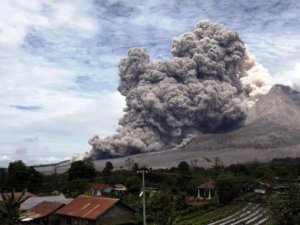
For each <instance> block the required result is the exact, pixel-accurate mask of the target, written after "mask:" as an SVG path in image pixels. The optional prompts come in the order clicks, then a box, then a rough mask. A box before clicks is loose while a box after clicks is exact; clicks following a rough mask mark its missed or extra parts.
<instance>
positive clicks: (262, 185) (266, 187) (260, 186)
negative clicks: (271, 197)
mask: <svg viewBox="0 0 300 225" xmlns="http://www.w3.org/2000/svg"><path fill="white" fill-rule="evenodd" d="M271 188H272V186H271V184H269V183H266V182H258V183H257V184H256V185H255V186H254V193H256V194H261V195H265V194H268V193H269V192H270V191H271Z"/></svg>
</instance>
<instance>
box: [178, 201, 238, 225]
mask: <svg viewBox="0 0 300 225" xmlns="http://www.w3.org/2000/svg"><path fill="white" fill-rule="evenodd" d="M242 206H243V204H242V203H237V204H230V205H226V206H224V207H219V208H218V207H216V205H207V206H203V207H200V208H192V209H193V210H194V212H188V213H187V214H186V215H182V217H181V219H180V220H179V222H178V224H179V225H206V224H209V223H210V222H213V221H217V220H220V219H222V218H225V217H227V216H229V215H231V214H233V213H235V212H236V211H238V210H240V209H241V208H242ZM182 214H184V212H183V213H182Z"/></svg>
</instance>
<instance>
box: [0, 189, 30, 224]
mask: <svg viewBox="0 0 300 225" xmlns="http://www.w3.org/2000/svg"><path fill="white" fill-rule="evenodd" d="M25 192H26V190H24V191H23V192H22V194H21V195H20V196H19V197H18V198H16V197H15V191H14V190H13V191H12V193H11V195H10V196H9V195H8V194H5V193H3V192H2V193H1V196H2V203H1V204H0V225H16V224H17V223H18V219H19V216H20V206H21V204H22V203H23V202H24V201H26V200H27V199H28V197H27V198H25V197H24V195H25Z"/></svg>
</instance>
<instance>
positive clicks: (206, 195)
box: [197, 180, 216, 199]
mask: <svg viewBox="0 0 300 225" xmlns="http://www.w3.org/2000/svg"><path fill="white" fill-rule="evenodd" d="M214 197H216V184H215V182H214V181H212V180H208V181H205V182H204V183H202V184H201V185H199V186H198V187H197V199H212V198H214Z"/></svg>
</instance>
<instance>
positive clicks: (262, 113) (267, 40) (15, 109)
mask: <svg viewBox="0 0 300 225" xmlns="http://www.w3.org/2000/svg"><path fill="white" fill-rule="evenodd" d="M0 6H1V7H0V12H1V14H0V15H1V16H0V17H3V18H1V23H0V30H1V33H0V57H1V60H0V77H1V82H0V104H1V106H2V107H1V109H0V115H1V116H0V125H1V126H0V136H1V140H0V153H1V155H0V166H6V165H7V164H8V163H9V162H10V161H13V160H17V159H22V160H23V161H25V162H26V163H28V164H40V163H52V162H59V161H62V160H65V159H70V158H71V157H72V156H74V155H76V154H82V153H84V152H86V151H89V150H90V149H91V148H92V147H91V146H90V145H89V144H88V140H90V139H91V138H92V137H93V136H94V135H96V134H97V135H98V136H97V137H95V138H93V139H91V140H90V144H91V145H92V146H93V149H92V151H91V152H90V154H91V156H92V157H94V158H101V157H103V156H105V157H107V156H108V155H109V156H120V155H121V156H123V155H129V154H131V153H136V152H140V151H142V152H149V151H154V150H161V149H162V148H163V147H164V148H167V149H173V151H177V153H176V155H177V156H178V158H174V160H173V162H172V165H177V164H178V162H179V161H181V160H183V159H190V158H185V157H186V155H184V156H180V154H182V155H183V153H182V152H189V157H191V158H192V157H193V154H194V153H193V152H195V151H196V150H197V149H199V148H200V149H201V150H203V151H208V150H220V152H221V153H220V156H223V158H224V161H225V163H226V162H233V161H232V159H230V157H229V156H228V154H229V153H233V156H235V154H236V153H237V151H236V150H237V149H245V151H247V152H246V153H245V151H243V155H242V156H241V158H240V159H241V160H240V161H245V160H244V159H249V155H251V153H253V154H254V155H256V157H258V158H259V157H264V158H263V159H264V160H268V159H270V158H271V157H270V154H273V157H275V156H276V157H280V156H297V152H299V150H300V147H299V146H300V143H299V140H300V131H299V129H298V127H299V125H300V122H299V121H300V109H299V108H300V107H299V105H300V97H299V96H300V94H299V92H297V91H293V90H299V86H300V85H299V84H300V75H299V74H300V61H299V59H300V43H299V41H298V40H299V38H300V27H299V26H298V24H299V22H300V14H299V12H300V3H299V2H298V1H284V2H282V1H265V2H262V1H253V2H251V4H250V3H246V2H244V1H222V2H221V3H220V2H219V1H206V2H205V3H197V1H188V2H187V3H182V2H180V1H149V2H148V3H147V4H145V3H144V2H143V3H142V2H139V1H130V2H129V1H79V0H78V1H72V2H71V1H59V2H57V1H48V2H47V3H41V2H40V1H32V4H30V5H27V4H25V3H24V1H3V2H1V3H0ZM8 15H12V16H8ZM4 18H5V19H4ZM203 19H209V20H210V21H211V22H200V24H198V25H197V26H196V29H195V25H196V24H197V23H198V21H201V20H203ZM220 23H222V24H224V25H225V26H226V27H223V26H222V25H220ZM193 31H194V33H189V34H187V35H182V36H180V35H181V34H182V33H185V32H193ZM234 32H237V33H238V34H239V36H237V35H236V34H235V33H234ZM174 37H179V38H177V39H174V41H173V38H174ZM172 41H173V44H172ZM220 46H221V47H220ZM133 47H145V48H146V49H147V50H145V49H144V48H138V49H132V48H133ZM129 49H131V50H129ZM128 50H129V52H128ZM209 51H211V53H212V54H207V55H206V53H207V52H209ZM249 52H250V53H251V54H250V53H249ZM171 53H172V54H173V56H175V57H179V58H177V59H174V58H172V56H171ZM127 54H128V55H127ZM254 56H255V57H254ZM124 57H127V58H124ZM121 58H124V59H123V60H122V61H121V63H120V66H119V69H120V78H121V81H120V83H119V75H118V74H119V71H118V64H119V62H120V60H121ZM157 60H159V61H157ZM218 63H219V64H218ZM183 65H185V66H183ZM174 68H175V69H174ZM134 74H136V75H134ZM182 74H183V75H182ZM187 74H188V76H187ZM236 74H238V76H236ZM135 76H136V77H137V76H141V77H140V78H139V79H137V78H136V77H135ZM260 78H261V79H260ZM162 80H163V82H161V81H162ZM258 81H261V82H258ZM118 83H119V85H118ZM158 83H159V84H158ZM272 84H285V85H288V86H290V87H291V88H289V87H286V86H281V85H275V86H274V87H273V88H272V89H271V91H270V92H269V93H268V94H267V92H268V91H269V89H270V88H271V86H272ZM159 85H160V86H161V87H160V88H157V86H159ZM172 85H173V86H172ZM145 86H146V87H147V91H145V90H146V89H145V88H144V89H143V87H145ZM193 87H194V88H195V90H194V91H193ZM117 88H118V89H119V91H120V92H121V94H122V95H124V96H126V101H127V110H126V113H127V114H126V115H125V117H124V118H123V120H122V125H123V128H121V130H119V131H118V134H119V135H121V137H113V138H111V139H104V138H106V137H107V136H108V135H113V134H114V133H115V132H116V130H117V128H118V120H119V119H120V118H122V116H123V108H125V98H124V96H122V95H121V94H120V93H119V92H118V91H117ZM158 89H159V90H158ZM132 90H133V91H132ZM149 90H150V91H149ZM161 90H164V91H165V92H160V91H161ZM178 90H180V93H179V92H178ZM199 90H200V91H199ZM212 90H214V91H215V90H218V91H216V92H214V94H211V93H212ZM203 92H205V93H206V95H203V96H204V97H203V96H202V94H200V93H203ZM153 93H154V94H156V96H153ZM168 93H173V95H172V96H170V98H171V97H172V99H173V100H174V99H176V97H177V100H176V101H175V102H170V101H169V99H168ZM207 93H208V94H207ZM209 93H210V94H209ZM215 93H218V94H220V95H219V96H216V95H215ZM265 94H267V95H265ZM264 95H265V96H264ZM143 96H144V98H143ZM157 96H158V98H160V100H159V101H158V100H157V99H156V97H157ZM174 96H176V97H174ZM187 96H189V98H187ZM200 96H202V97H200ZM212 96H213V97H212ZM207 98H208V99H207ZM210 98H211V99H210ZM203 99H204V100H205V101H207V102H205V101H204V100H203ZM216 99H218V100H216ZM258 99H259V101H258V102H257V103H256V104H254V103H255V102H256V100H258ZM196 101H199V102H197V104H196V103H195V102H196ZM203 101H204V102H203ZM216 102H217V103H218V104H216ZM160 103H163V104H167V106H163V104H162V105H159V104H160ZM183 103H184V104H183ZM210 103H212V104H213V105H214V107H213V108H212V109H211V111H210V112H209V113H207V111H206V110H204V111H203V109H201V105H202V106H203V105H204V106H206V108H207V107H208V106H209V104H210ZM194 104H196V105H197V106H196V105H194ZM178 105H180V106H181V105H184V108H178V107H177V106H178ZM204 106H203V107H204ZM203 107H202V108H203ZM141 108H143V109H141ZM144 109H146V110H144ZM162 109H163V110H165V111H163V110H162ZM147 110H148V111H147ZM201 110H202V111H201ZM169 112H172V113H169ZM278 112H280V113H278ZM168 113H169V114H168ZM159 114H160V115H159ZM137 115H141V117H140V118H137ZM187 115H188V116H189V117H188V119H187ZM143 116H144V117H145V118H147V121H146V120H145V118H143ZM157 116H159V117H157ZM157 118H159V119H157ZM179 118H180V119H179ZM291 118H293V119H291ZM149 124H151V126H149ZM239 126H241V128H239V129H238V130H237V131H235V130H233V131H228V132H226V133H225V134H222V133H221V134H220V131H222V132H223V131H224V130H226V131H227V130H231V128H237V127H239ZM141 127H142V128H143V130H142V131H141V130H140V129H141ZM153 127H154V128H155V129H154V128H153ZM137 128H138V129H137ZM202 132H204V134H202ZM211 132H214V133H218V134H213V136H210V135H211V134H205V133H211ZM129 134H130V135H129ZM189 134H193V137H195V138H194V139H193V140H188V142H187V143H184V145H180V147H183V150H182V151H181V153H179V152H178V150H177V149H176V148H174V147H175V146H176V145H178V144H181V141H182V140H184V139H185V138H187V137H188V135H189ZM216 135H217V136H216ZM241 135H243V138H241V137H242V136H241ZM99 137H100V138H101V139H99ZM124 137H125V138H124ZM132 137H133V139H134V138H136V137H138V140H137V139H135V140H133V139H132ZM103 139H104V141H103ZM136 140H137V141H136ZM124 141H125V142H126V143H125V144H124ZM112 143H113V144H112ZM220 143H221V145H220ZM263 149H265V150H266V153H264V152H262V151H261V150H263ZM270 149H272V152H270ZM226 151H227V154H226ZM102 152H106V153H107V154H105V155H103V154H102ZM224 152H225V153H224ZM244 153H245V154H244ZM163 154H165V156H164V157H162V156H161V155H159V156H158V157H160V158H161V160H163V159H170V161H171V159H172V157H173V156H174V155H173V156H172V155H170V154H171V153H162V155H163ZM174 154H175V153H174ZM184 154H185V153H184ZM222 154H223V155H222ZM298 154H299V153H298ZM150 158H151V157H150ZM150 158H148V159H149V160H150ZM157 159H158V158H157V156H154V157H153V159H152V160H153V162H155V163H156V164H158V163H159V161H157ZM252 159H255V158H254V157H252ZM152 165H153V164H152ZM172 165H171V164H170V166H172ZM155 166H157V165H155Z"/></svg>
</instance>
